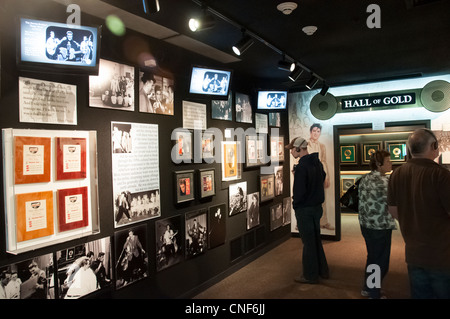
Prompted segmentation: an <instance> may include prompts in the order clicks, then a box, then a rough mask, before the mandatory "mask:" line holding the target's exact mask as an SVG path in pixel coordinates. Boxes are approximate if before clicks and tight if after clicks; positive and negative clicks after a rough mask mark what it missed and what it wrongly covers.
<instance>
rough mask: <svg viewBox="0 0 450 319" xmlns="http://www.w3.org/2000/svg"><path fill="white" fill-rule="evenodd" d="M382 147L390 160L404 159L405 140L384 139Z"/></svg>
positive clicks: (399, 160)
mask: <svg viewBox="0 0 450 319" xmlns="http://www.w3.org/2000/svg"><path fill="white" fill-rule="evenodd" d="M384 147H385V149H386V151H388V152H389V154H391V155H390V158H391V161H392V162H405V161H406V141H405V140H400V141H385V142H384Z"/></svg>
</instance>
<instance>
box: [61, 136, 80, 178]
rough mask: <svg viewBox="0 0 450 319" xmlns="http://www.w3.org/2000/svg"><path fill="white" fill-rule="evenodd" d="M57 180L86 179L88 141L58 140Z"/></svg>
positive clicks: (67, 138)
mask: <svg viewBox="0 0 450 319" xmlns="http://www.w3.org/2000/svg"><path fill="white" fill-rule="evenodd" d="M55 142H56V180H65V179H79V178H86V139H85V138H69V137H57V138H56V141H55Z"/></svg>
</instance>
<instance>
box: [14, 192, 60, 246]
mask: <svg viewBox="0 0 450 319" xmlns="http://www.w3.org/2000/svg"><path fill="white" fill-rule="evenodd" d="M16 206H17V211H16V212H17V216H16V217H17V219H16V222H17V241H18V242H22V241H26V240H31V239H35V238H40V237H45V236H49V235H52V234H53V232H54V230H53V192H52V191H45V192H36V193H26V194H17V195H16Z"/></svg>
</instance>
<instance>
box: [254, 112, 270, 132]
mask: <svg viewBox="0 0 450 319" xmlns="http://www.w3.org/2000/svg"><path fill="white" fill-rule="evenodd" d="M255 129H256V133H258V134H267V133H269V121H268V115H267V114H262V113H255Z"/></svg>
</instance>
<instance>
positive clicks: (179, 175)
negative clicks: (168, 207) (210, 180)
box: [174, 170, 195, 204]
mask: <svg viewBox="0 0 450 319" xmlns="http://www.w3.org/2000/svg"><path fill="white" fill-rule="evenodd" d="M174 186H175V187H174V191H175V204H179V203H183V202H188V201H191V200H194V199H195V181H194V170H184V171H177V172H174Z"/></svg>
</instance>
